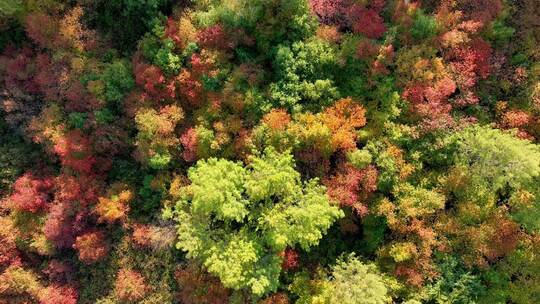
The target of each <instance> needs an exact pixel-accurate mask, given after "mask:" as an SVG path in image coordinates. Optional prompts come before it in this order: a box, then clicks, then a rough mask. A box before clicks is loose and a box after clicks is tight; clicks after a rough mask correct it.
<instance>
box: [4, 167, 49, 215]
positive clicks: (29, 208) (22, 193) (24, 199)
mask: <svg viewBox="0 0 540 304" xmlns="http://www.w3.org/2000/svg"><path fill="white" fill-rule="evenodd" d="M53 186H54V180H53V179H52V178H43V179H40V178H35V177H34V176H33V175H32V174H31V173H27V174H25V175H23V176H21V177H19V179H17V181H15V184H14V185H13V187H14V190H15V193H13V194H12V195H11V196H10V197H8V198H7V200H6V203H7V205H8V206H10V207H11V208H13V209H15V210H19V211H26V212H32V213H36V212H39V211H42V210H44V209H47V207H48V203H49V202H50V199H51V194H52V190H53Z"/></svg>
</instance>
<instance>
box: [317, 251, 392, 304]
mask: <svg viewBox="0 0 540 304" xmlns="http://www.w3.org/2000/svg"><path fill="white" fill-rule="evenodd" d="M397 287H398V283H397V282H396V281H394V280H392V279H389V278H387V277H385V276H384V275H383V274H381V273H380V272H379V270H378V269H377V266H375V265H373V264H369V263H368V264H366V263H363V262H362V261H360V260H359V259H358V258H357V257H355V256H349V257H348V258H347V259H344V260H339V261H338V262H337V264H336V265H335V266H334V267H333V268H332V276H331V279H330V284H329V285H328V287H327V289H326V290H325V291H324V292H323V294H324V296H323V297H324V299H325V302H324V303H343V304H384V303H392V297H391V293H392V290H393V289H395V288H397Z"/></svg>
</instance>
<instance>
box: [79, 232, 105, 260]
mask: <svg viewBox="0 0 540 304" xmlns="http://www.w3.org/2000/svg"><path fill="white" fill-rule="evenodd" d="M73 248H74V249H76V250H77V252H78V254H79V260H81V261H82V262H84V263H86V264H93V263H95V262H98V261H99V260H101V259H103V258H104V257H105V256H107V254H108V253H109V245H108V244H107V242H106V237H105V234H104V233H103V232H101V231H92V232H87V233H85V234H83V235H81V236H78V237H77V238H76V239H75V244H74V245H73Z"/></svg>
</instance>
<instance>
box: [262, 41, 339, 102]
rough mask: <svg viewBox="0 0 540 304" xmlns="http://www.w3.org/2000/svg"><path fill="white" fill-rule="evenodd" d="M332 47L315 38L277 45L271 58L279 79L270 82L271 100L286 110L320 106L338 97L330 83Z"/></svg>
mask: <svg viewBox="0 0 540 304" xmlns="http://www.w3.org/2000/svg"><path fill="white" fill-rule="evenodd" d="M335 65H336V55H335V53H334V50H333V49H332V48H331V47H330V46H329V45H328V44H327V43H326V42H323V41H321V40H318V39H314V40H311V41H307V42H303V41H302V42H300V41H299V42H295V43H293V45H292V47H289V46H286V45H280V46H278V48H277V52H276V56H275V59H274V69H275V73H276V75H277V77H278V79H279V80H278V81H277V82H275V83H273V84H272V85H270V90H271V93H270V94H271V96H272V99H273V100H274V104H275V105H276V106H279V107H285V108H287V109H289V110H294V111H300V110H301V109H307V110H320V109H321V108H323V107H324V106H328V105H330V104H331V103H332V102H333V101H334V100H335V99H337V98H338V97H339V92H338V91H337V88H336V87H335V86H334V83H333V76H332V70H333V69H334V68H335Z"/></svg>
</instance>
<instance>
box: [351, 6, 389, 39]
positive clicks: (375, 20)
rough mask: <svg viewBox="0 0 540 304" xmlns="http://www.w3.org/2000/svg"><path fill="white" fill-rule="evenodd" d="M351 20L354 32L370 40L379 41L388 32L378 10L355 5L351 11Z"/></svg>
mask: <svg viewBox="0 0 540 304" xmlns="http://www.w3.org/2000/svg"><path fill="white" fill-rule="evenodd" d="M349 18H350V20H351V23H352V29H353V31H354V32H355V33H359V34H363V35H365V36H366V37H368V38H371V39H377V38H380V37H382V35H383V34H384V33H385V32H386V26H385V25H384V22H383V19H382V18H381V16H379V14H378V13H377V11H376V10H373V9H369V8H364V7H361V6H358V5H353V6H351V8H350V10H349Z"/></svg>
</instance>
